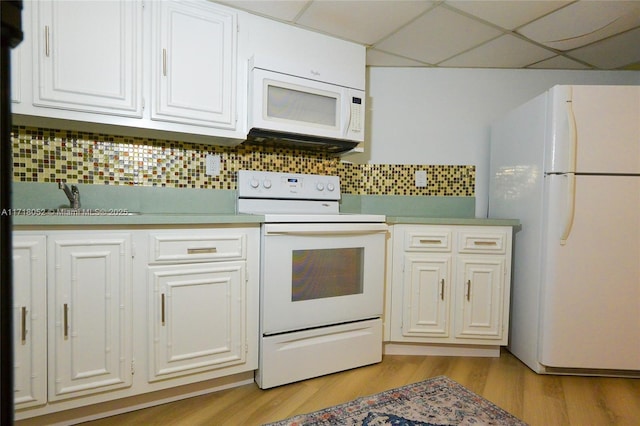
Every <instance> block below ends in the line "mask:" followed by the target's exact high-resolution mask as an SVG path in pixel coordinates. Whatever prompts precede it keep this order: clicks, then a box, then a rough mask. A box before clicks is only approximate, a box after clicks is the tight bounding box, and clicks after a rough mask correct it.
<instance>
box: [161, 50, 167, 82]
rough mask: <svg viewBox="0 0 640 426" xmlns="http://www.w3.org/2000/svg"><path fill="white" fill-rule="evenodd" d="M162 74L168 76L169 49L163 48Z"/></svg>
mask: <svg viewBox="0 0 640 426" xmlns="http://www.w3.org/2000/svg"><path fill="white" fill-rule="evenodd" d="M162 75H163V76H165V77H166V76H167V49H162Z"/></svg>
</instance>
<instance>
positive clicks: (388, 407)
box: [266, 376, 526, 426]
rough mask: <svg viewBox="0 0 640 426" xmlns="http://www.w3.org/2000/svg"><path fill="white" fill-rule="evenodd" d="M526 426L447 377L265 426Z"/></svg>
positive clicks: (436, 378)
mask: <svg viewBox="0 0 640 426" xmlns="http://www.w3.org/2000/svg"><path fill="white" fill-rule="evenodd" d="M285 425H287V426H303V425H304V426H312V425H341V426H342V425H344V426H347V425H358V426H365V425H397V426H441V425H526V423H524V422H522V421H520V420H519V419H517V418H516V417H514V416H512V415H511V414H509V413H507V412H506V411H504V410H503V409H502V408H500V407H498V406H496V405H494V404H492V403H491V402H489V401H487V400H486V399H484V398H482V397H481V396H479V395H477V394H475V393H473V392H471V391H470V390H468V389H466V388H465V387H463V386H462V385H460V384H459V383H456V382H455V381H453V380H451V379H449V378H448V377H445V376H439V377H435V378H433V379H429V380H425V381H423V382H419V383H414V384H412V385H407V386H403V387H400V388H397V389H391V390H388V391H385V392H382V393H378V394H375V395H371V396H365V397H363V398H358V399H355V400H353V401H351V402H347V403H345V404H341V405H336V406H335V407H330V408H325V409H324V410H320V411H316V412H313V413H309V414H302V415H299V416H295V417H291V418H289V419H286V420H282V421H279V422H276V423H269V425H266V426H285Z"/></svg>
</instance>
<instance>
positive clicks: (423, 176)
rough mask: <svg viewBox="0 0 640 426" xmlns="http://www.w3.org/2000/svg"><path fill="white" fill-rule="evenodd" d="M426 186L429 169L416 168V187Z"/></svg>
mask: <svg viewBox="0 0 640 426" xmlns="http://www.w3.org/2000/svg"><path fill="white" fill-rule="evenodd" d="M426 187H427V171H426V170H416V188H426Z"/></svg>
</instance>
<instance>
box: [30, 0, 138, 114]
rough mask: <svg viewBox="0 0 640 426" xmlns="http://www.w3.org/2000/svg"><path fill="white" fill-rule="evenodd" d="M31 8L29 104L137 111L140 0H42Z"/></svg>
mask: <svg viewBox="0 0 640 426" xmlns="http://www.w3.org/2000/svg"><path fill="white" fill-rule="evenodd" d="M34 9H35V13H34V23H33V43H34V49H33V52H34V58H33V62H34V77H33V78H34V82H33V87H34V93H33V103H34V105H38V106H46V107H54V108H63V109H70V110H76V111H85V112H96V113H101V114H110V115H122V116H128V117H141V116H142V84H141V81H142V74H141V71H142V12H141V2H140V1H130V0H118V1H105V0H101V1H51V0H43V1H40V2H38V5H37V7H35V8H34Z"/></svg>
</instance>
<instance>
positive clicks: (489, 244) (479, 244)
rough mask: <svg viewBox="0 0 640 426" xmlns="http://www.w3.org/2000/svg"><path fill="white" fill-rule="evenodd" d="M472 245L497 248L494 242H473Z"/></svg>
mask: <svg viewBox="0 0 640 426" xmlns="http://www.w3.org/2000/svg"><path fill="white" fill-rule="evenodd" d="M473 244H475V245H476V246H497V245H498V243H497V242H496V241H474V242H473Z"/></svg>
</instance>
